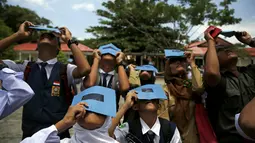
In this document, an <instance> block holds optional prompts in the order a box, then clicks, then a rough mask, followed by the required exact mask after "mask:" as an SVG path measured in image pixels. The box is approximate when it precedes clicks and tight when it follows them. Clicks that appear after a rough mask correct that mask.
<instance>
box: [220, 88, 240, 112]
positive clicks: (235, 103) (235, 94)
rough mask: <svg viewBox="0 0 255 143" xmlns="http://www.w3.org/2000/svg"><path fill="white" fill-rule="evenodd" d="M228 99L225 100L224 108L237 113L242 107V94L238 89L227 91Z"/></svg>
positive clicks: (228, 89)
mask: <svg viewBox="0 0 255 143" xmlns="http://www.w3.org/2000/svg"><path fill="white" fill-rule="evenodd" d="M226 95H227V96H226V97H225V98H224V104H223V108H224V109H227V110H233V111H236V110H238V109H239V107H240V102H241V94H240V91H239V90H238V89H230V88H227V89H226Z"/></svg>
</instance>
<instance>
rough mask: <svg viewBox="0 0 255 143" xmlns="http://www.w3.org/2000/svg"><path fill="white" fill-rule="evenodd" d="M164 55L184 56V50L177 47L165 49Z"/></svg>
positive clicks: (168, 56)
mask: <svg viewBox="0 0 255 143" xmlns="http://www.w3.org/2000/svg"><path fill="white" fill-rule="evenodd" d="M164 51H165V56H166V58H170V57H184V56H185V55H184V51H181V50H178V49H165V50H164Z"/></svg>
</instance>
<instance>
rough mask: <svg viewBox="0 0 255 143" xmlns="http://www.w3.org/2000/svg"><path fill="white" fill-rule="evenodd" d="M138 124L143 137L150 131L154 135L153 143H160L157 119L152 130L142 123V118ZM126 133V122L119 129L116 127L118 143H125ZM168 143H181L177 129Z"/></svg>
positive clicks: (127, 127)
mask: <svg viewBox="0 0 255 143" xmlns="http://www.w3.org/2000/svg"><path fill="white" fill-rule="evenodd" d="M140 122H141V126H142V133H143V135H144V134H146V133H147V132H149V131H151V132H153V133H154V134H155V138H154V143H159V141H160V127H161V125H160V122H159V119H158V118H157V120H156V122H155V123H154V125H153V126H152V128H150V127H149V126H148V125H147V124H146V123H145V122H144V121H143V119H142V118H140ZM128 133H129V125H128V123H127V122H126V123H123V124H122V125H121V127H117V128H116V129H115V131H114V135H115V138H116V140H117V141H119V142H120V143H127V141H126V138H125V137H126V135H127V134H128ZM169 143H182V140H181V136H180V133H179V131H178V129H177V128H176V129H175V131H174V135H173V137H172V140H171V141H170V142H169Z"/></svg>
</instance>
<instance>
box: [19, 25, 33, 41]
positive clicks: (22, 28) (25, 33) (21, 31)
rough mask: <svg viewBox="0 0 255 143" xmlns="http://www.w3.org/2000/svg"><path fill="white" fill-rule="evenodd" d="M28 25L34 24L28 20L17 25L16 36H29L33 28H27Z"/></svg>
mask: <svg viewBox="0 0 255 143" xmlns="http://www.w3.org/2000/svg"><path fill="white" fill-rule="evenodd" d="M29 26H34V24H33V23H31V22H29V21H25V22H23V23H22V24H21V25H20V26H19V30H18V31H17V34H18V36H20V37H22V38H25V37H28V36H30V35H31V33H32V31H33V30H32V29H29Z"/></svg>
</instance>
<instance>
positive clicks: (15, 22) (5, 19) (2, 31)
mask: <svg viewBox="0 0 255 143" xmlns="http://www.w3.org/2000/svg"><path fill="white" fill-rule="evenodd" d="M26 20H27V21H31V22H32V23H34V24H38V25H49V24H51V21H50V20H48V19H46V18H44V17H40V16H38V15H37V14H36V13H35V12H34V11H32V10H30V9H27V8H23V7H20V6H12V5H8V4H7V0H0V40H1V39H3V38H6V37H8V36H10V35H11V34H12V33H13V32H16V31H17V30H18V28H19V25H20V24H21V23H23V22H24V21H26ZM37 36H38V34H37V33H35V34H34V35H33V37H30V38H28V39H25V40H23V41H20V42H19V43H23V42H29V41H33V40H35V38H37ZM11 47H13V46H11ZM1 59H12V60H14V59H16V53H15V51H14V50H13V49H12V48H8V49H7V50H5V51H4V52H3V53H1Z"/></svg>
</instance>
